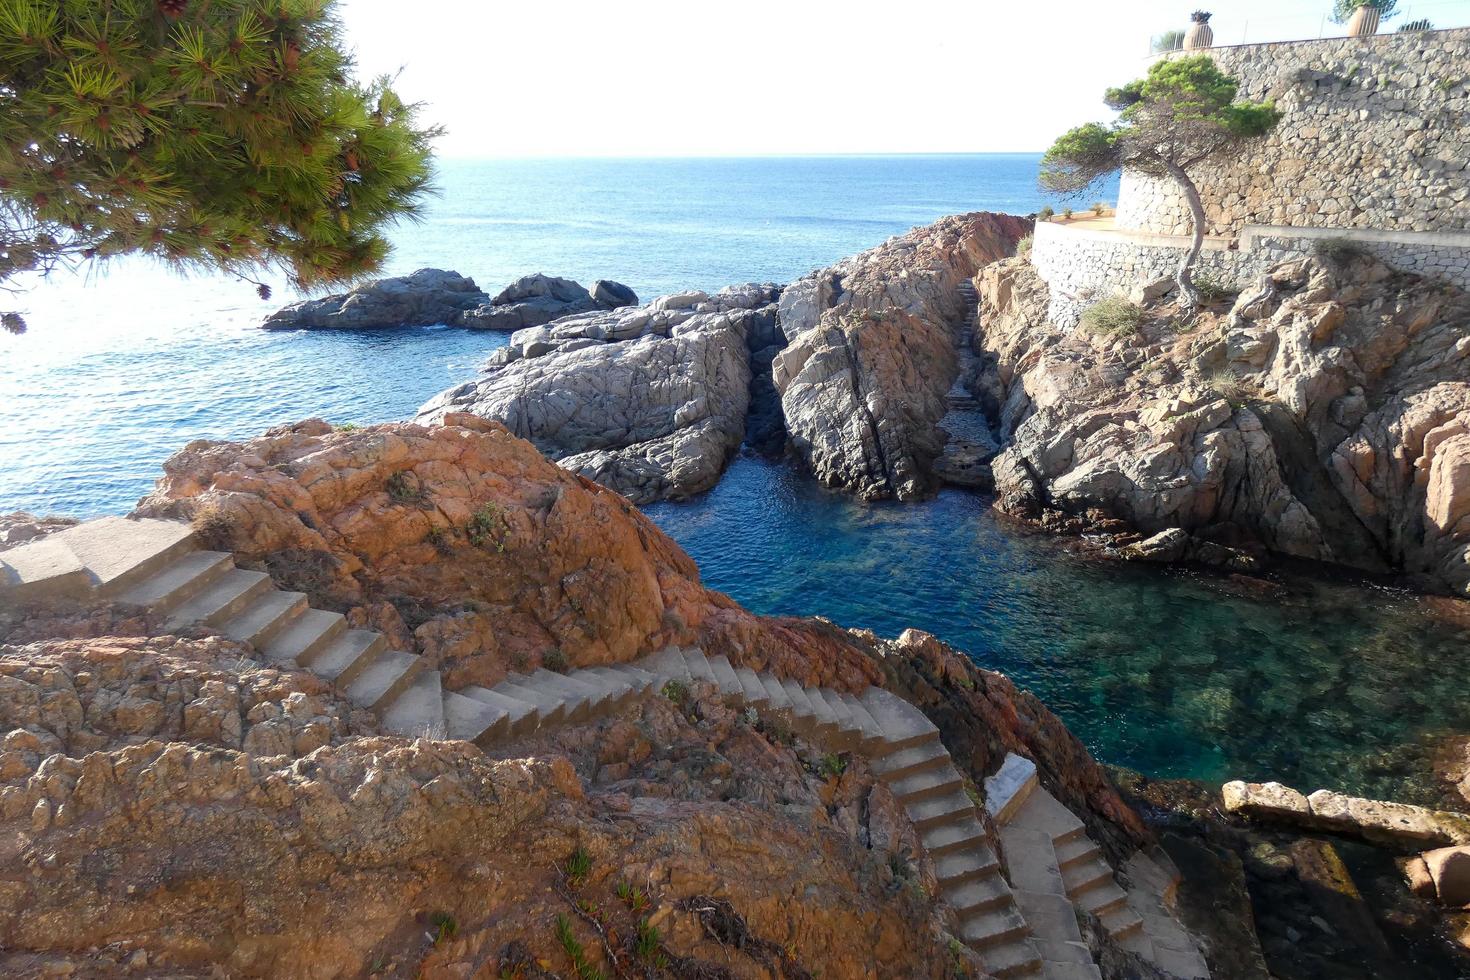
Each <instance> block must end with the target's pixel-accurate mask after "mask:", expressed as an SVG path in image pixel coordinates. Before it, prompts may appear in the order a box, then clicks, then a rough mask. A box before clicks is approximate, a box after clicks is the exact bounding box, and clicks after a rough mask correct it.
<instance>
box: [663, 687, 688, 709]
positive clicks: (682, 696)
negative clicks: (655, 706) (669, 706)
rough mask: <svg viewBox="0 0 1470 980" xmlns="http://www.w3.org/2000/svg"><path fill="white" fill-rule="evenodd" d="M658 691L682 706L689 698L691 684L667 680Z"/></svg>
mask: <svg viewBox="0 0 1470 980" xmlns="http://www.w3.org/2000/svg"><path fill="white" fill-rule="evenodd" d="M658 693H660V694H662V695H663V696H664V697H665V698H667V699H668V700H670V701H672V702H673V703H674V704H676V705H679V706H680V707H683V706H684V702H686V701H688V700H689V685H687V684H685V683H684V682H683V681H665V682H664V686H663V687H661V688H659V689H658Z"/></svg>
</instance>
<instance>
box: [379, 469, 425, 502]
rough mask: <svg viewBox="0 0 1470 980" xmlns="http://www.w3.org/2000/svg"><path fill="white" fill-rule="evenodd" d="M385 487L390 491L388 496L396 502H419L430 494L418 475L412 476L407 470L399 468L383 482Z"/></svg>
mask: <svg viewBox="0 0 1470 980" xmlns="http://www.w3.org/2000/svg"><path fill="white" fill-rule="evenodd" d="M383 489H384V490H386V491H388V498H389V499H390V500H392V501H393V502H394V503H399V504H417V503H420V502H422V501H423V500H424V498H425V497H427V496H428V491H426V490H425V489H424V485H423V484H422V483H420V482H419V481H418V478H417V477H414V476H411V475H410V474H409V473H408V472H407V471H405V470H399V471H398V472H396V473H394V474H392V475H391V476H389V477H388V479H387V480H386V481H384V483H383Z"/></svg>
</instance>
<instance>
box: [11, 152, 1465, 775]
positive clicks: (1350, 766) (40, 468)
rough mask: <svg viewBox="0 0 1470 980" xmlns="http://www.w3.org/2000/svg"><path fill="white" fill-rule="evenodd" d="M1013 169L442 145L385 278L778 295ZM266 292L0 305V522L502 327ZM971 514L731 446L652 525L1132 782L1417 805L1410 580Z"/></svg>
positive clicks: (707, 569)
mask: <svg viewBox="0 0 1470 980" xmlns="http://www.w3.org/2000/svg"><path fill="white" fill-rule="evenodd" d="M1036 163H1037V158H1036V157H1035V156H1034V155H999V156H912V157H805V158H785V159H782V158H751V159H695V160H575V161H566V160H560V161H481V162H462V161H447V162H445V163H444V164H443V173H442V179H441V184H442V187H443V191H444V193H443V196H442V197H441V198H440V199H439V200H438V201H437V202H436V203H435V205H434V207H433V208H432V210H431V212H430V214H429V216H428V218H427V220H426V221H425V222H424V223H423V224H421V225H418V226H411V227H406V228H403V229H400V231H399V232H398V233H397V234H396V235H395V244H396V246H397V251H396V254H395V255H394V257H393V259H392V267H391V269H390V270H389V271H390V272H395V273H396V272H406V271H410V270H412V269H415V268H420V267H423V266H438V267H442V268H452V269H457V270H458V271H460V272H462V273H465V274H468V275H472V276H474V277H475V278H476V280H477V281H478V282H479V283H480V284H481V286H482V287H484V288H486V289H487V290H490V291H494V290H497V289H499V288H500V287H501V286H502V285H504V284H505V283H507V282H509V281H510V280H512V279H514V278H516V277H518V276H520V275H523V274H525V273H528V272H535V271H543V272H547V273H550V274H555V275H563V276H570V277H573V278H576V279H578V280H581V281H583V282H590V281H591V280H593V279H596V278H612V279H617V280H620V281H623V282H626V283H627V284H629V285H631V286H632V287H633V288H634V289H635V290H637V291H638V293H639V294H640V295H641V296H644V297H652V296H655V295H657V294H659V293H662V292H671V291H675V290H679V289H685V288H690V287H699V288H707V289H714V288H718V287H720V286H723V285H726V284H729V283H735V282H745V281H749V280H770V281H777V282H783V281H789V280H790V279H792V278H794V277H796V276H798V275H800V274H802V273H804V272H806V271H809V270H811V269H813V268H816V267H819V266H821V265H824V264H827V263H829V262H832V261H833V260H835V259H837V258H840V257H841V256H844V255H848V254H851V253H853V252H856V251H860V250H862V249H864V248H867V247H869V246H871V245H874V244H877V243H878V242H880V241H881V240H883V239H884V238H886V237H887V236H889V235H892V234H896V233H900V232H903V231H906V230H907V229H909V228H910V227H912V226H914V225H918V224H923V223H927V222H929V221H932V220H934V219H935V218H938V217H940V216H941V215H944V214H950V213H955V212H958V211H967V210H977V209H990V210H999V211H1011V212H1018V213H1025V212H1029V211H1033V210H1035V209H1037V208H1038V207H1040V206H1041V205H1042V204H1043V203H1045V202H1044V201H1043V200H1042V198H1041V197H1040V196H1039V195H1038V193H1037V192H1036V190H1035V174H1036ZM1109 196H1110V193H1109ZM289 298H290V297H289V296H287V295H286V294H285V293H284V291H283V290H279V289H278V292H277V296H276V299H275V300H274V301H272V302H265V301H261V300H259V299H258V298H257V297H256V296H255V295H254V292H253V289H252V287H250V286H249V285H248V284H244V283H240V282H237V281H234V280H231V279H227V278H221V277H197V278H192V279H187V280H184V279H179V278H177V277H175V276H173V275H171V274H169V273H166V272H163V271H161V270H159V269H156V268H153V267H151V266H149V265H146V264H144V263H127V262H124V263H118V264H116V265H114V266H113V267H112V268H111V269H110V270H108V271H107V273H106V274H105V275H101V276H98V275H95V274H94V275H91V276H88V277H85V278H82V277H77V278H66V277H56V278H53V280H52V281H50V282H48V283H45V284H42V285H40V286H38V287H37V288H36V289H34V290H33V291H32V292H31V293H30V294H28V295H27V296H25V297H24V298H23V302H24V306H25V308H26V310H27V312H28V314H29V318H30V320H31V324H32V330H31V332H30V333H29V334H27V335H26V336H24V337H20V338H9V337H4V336H0V404H3V405H5V406H6V407H5V424H4V425H3V427H0V511H8V510H15V509H25V510H31V511H37V512H58V513H69V514H74V515H77V516H83V517H85V516H92V515H95V514H100V513H115V512H122V511H125V510H127V509H128V508H130V507H131V506H132V504H133V502H134V501H135V500H136V499H137V498H138V497H139V496H140V495H142V494H143V493H145V492H146V491H147V490H148V488H149V487H150V486H151V484H152V482H153V480H154V479H155V478H156V477H157V475H158V473H159V466H160V464H161V463H162V461H163V460H164V459H165V458H167V456H168V455H169V454H170V453H172V452H173V451H175V450H176V449H178V448H179V447H181V446H182V445H184V444H185V443H186V442H188V441H190V440H193V439H198V438H247V437H249V436H252V435H255V434H258V433H259V432H261V431H262V430H264V429H266V428H268V427H270V426H273V425H278V424H282V423H285V422H291V421H295V420H298V419H301V418H305V417H310V416H321V417H325V418H327V419H329V420H331V421H334V422H339V423H340V422H357V423H370V422H377V421H383V420H389V419H396V418H403V417H405V416H408V415H411V414H412V413H413V412H414V410H415V409H416V408H417V407H418V406H419V405H420V404H421V403H422V402H423V401H425V400H426V399H427V398H429V397H430V396H431V395H433V394H434V393H436V392H437V391H439V390H441V389H442V388H445V387H447V386H449V385H452V384H455V383H457V382H458V381H460V380H463V379H465V378H467V377H470V376H471V375H472V374H473V373H474V372H475V370H476V367H477V366H478V364H479V363H480V362H481V361H482V360H483V359H484V358H485V356H486V355H487V354H488V353H489V352H490V351H491V350H493V349H494V348H495V347H497V346H499V345H500V344H502V343H504V338H503V337H501V336H499V335H494V334H476V333H469V332H465V331H459V330H450V329H445V328H428V329H422V330H400V331H385V332H376V333H265V332H262V331H260V330H258V329H256V326H257V324H258V323H259V322H260V320H261V319H262V318H263V317H264V316H265V315H266V314H267V313H268V312H270V311H271V310H272V309H274V308H275V307H276V306H278V305H279V304H280V303H281V302H284V301H286V300H287V299H289ZM988 505H989V501H988V499H987V498H985V497H983V496H977V495H973V494H969V493H964V492H957V491H949V492H946V493H944V494H942V495H940V497H939V498H938V499H937V500H934V501H931V502H927V503H922V504H917V505H896V504H883V505H877V506H871V505H863V504H858V503H854V502H852V501H849V500H846V499H843V498H841V497H837V496H834V495H832V494H829V493H827V492H825V491H822V490H821V489H820V488H817V487H815V486H813V485H812V484H811V483H810V481H808V480H806V479H804V478H803V477H801V476H799V475H798V474H797V473H795V472H794V471H793V470H792V469H791V468H790V467H788V466H786V465H784V464H781V463H773V462H769V461H765V460H760V459H755V458H741V459H738V460H737V461H736V462H735V464H734V465H733V466H732V468H731V470H730V472H729V473H728V474H727V475H726V477H725V479H724V480H723V481H722V482H721V484H720V485H719V486H718V487H716V488H715V489H714V490H713V491H712V492H710V493H708V494H706V495H704V496H702V497H700V498H698V499H697V500H694V501H691V502H685V503H679V504H660V505H657V506H654V507H652V508H649V512H650V513H651V514H652V516H653V517H654V519H655V520H657V521H658V522H659V524H660V525H661V526H663V527H664V528H665V529H666V530H667V531H668V532H669V533H670V534H672V535H673V536H674V537H675V538H676V539H677V540H678V541H679V542H680V543H681V544H683V545H684V546H685V547H686V548H687V549H688V550H689V551H690V553H691V554H692V555H693V556H694V557H695V558H696V559H697V560H698V561H699V562H700V564H701V566H702V568H703V570H704V575H705V579H706V581H707V582H708V583H709V584H710V585H711V586H713V587H715V588H718V589H721V590H722V591H725V592H728V593H730V594H731V595H732V596H734V597H735V598H736V599H738V600H739V601H740V602H742V603H744V604H745V605H746V606H748V607H749V608H751V609H753V610H755V611H757V612H763V613H791V614H821V615H824V616H827V617H828V618H830V619H833V620H835V621H837V622H839V623H843V624H845V625H851V626H862V627H869V628H872V629H874V630H877V631H878V632H880V633H882V634H885V635H894V634H896V633H898V632H899V631H901V630H902V629H904V628H906V627H910V626H913V627H918V628H922V629H926V630H928V631H930V632H933V633H935V634H937V635H939V636H941V637H943V638H944V639H946V640H948V641H950V642H952V643H954V644H956V645H957V646H959V647H961V648H962V649H965V650H967V651H968V652H970V653H971V655H972V656H974V658H975V659H976V660H977V661H978V662H980V663H981V664H984V665H986V666H992V667H996V668H999V669H1002V670H1005V671H1006V672H1008V673H1010V674H1011V675H1012V676H1013V677H1015V678H1016V680H1017V681H1018V682H1020V683H1022V684H1023V685H1025V686H1028V687H1029V688H1031V689H1032V690H1034V691H1035V692H1036V693H1037V694H1038V695H1040V696H1041V697H1042V698H1043V699H1045V700H1046V701H1047V702H1048V704H1049V705H1051V706H1052V707H1053V708H1054V709H1055V710H1057V711H1058V712H1059V713H1060V714H1061V715H1062V717H1063V718H1064V719H1065V720H1066V721H1067V722H1068V724H1069V725H1071V726H1072V727H1073V729H1074V731H1076V732H1077V733H1078V734H1079V736H1080V737H1082V738H1083V739H1084V741H1086V742H1087V744H1088V745H1089V747H1091V748H1092V749H1093V750H1094V751H1096V752H1097V753H1098V754H1099V755H1100V756H1101V757H1102V758H1103V759H1105V760H1107V761H1110V762H1115V763H1119V764H1123V765H1127V766H1131V767H1134V768H1138V769H1141V770H1143V771H1145V772H1148V773H1151V774H1154V775H1159V776H1194V777H1199V778H1207V779H1223V778H1231V777H1236V776H1240V777H1246V778H1252V777H1259V778H1278V779H1282V780H1285V781H1287V782H1293V783H1297V784H1300V785H1302V786H1303V787H1304V788H1308V789H1310V788H1316V787H1317V786H1319V785H1326V786H1335V787H1340V788H1343V789H1348V790H1353V791H1360V792H1377V793H1384V794H1400V795H1407V796H1411V797H1419V798H1426V797H1428V796H1429V795H1430V783H1429V780H1428V778H1427V776H1426V772H1427V759H1428V757H1429V754H1430V753H1431V751H1432V750H1433V747H1434V744H1435V740H1436V739H1437V738H1438V737H1439V736H1441V735H1442V734H1443V733H1445V732H1448V731H1454V730H1460V731H1464V730H1470V697H1467V696H1466V694H1467V690H1466V688H1467V686H1470V685H1467V682H1466V680H1465V672H1464V671H1463V669H1461V663H1462V660H1463V657H1464V654H1465V651H1466V649H1467V646H1466V643H1467V639H1470V637H1467V635H1466V634H1465V633H1463V632H1461V631H1459V630H1456V629H1453V628H1451V627H1449V626H1446V625H1443V624H1442V623H1440V622H1438V621H1436V620H1434V619H1432V618H1430V617H1429V616H1427V615H1426V614H1425V613H1424V611H1423V609H1422V608H1421V606H1420V604H1419V603H1418V602H1417V601H1416V600H1414V599H1413V598H1412V597H1410V596H1407V595H1404V594H1401V593H1396V592H1393V591H1390V590H1385V589H1380V588H1373V587H1369V586H1364V585H1358V584H1350V583H1341V582H1332V581H1327V580H1314V579H1307V578H1302V579H1293V580H1292V583H1291V585H1290V587H1289V588H1288V589H1287V590H1285V592H1284V593H1282V594H1277V595H1271V596H1267V597H1254V596H1253V595H1252V594H1249V593H1241V592H1238V591H1235V590H1233V589H1232V588H1231V587H1230V583H1229V582H1228V581H1226V580H1222V579H1217V578H1211V577H1197V576H1192V575H1187V574H1177V573H1169V572H1160V571H1158V570H1154V569H1145V570H1140V569H1135V568H1127V567H1117V566H1107V567H1098V566H1096V565H1094V564H1091V563H1088V562H1084V561H1081V560H1078V559H1076V558H1073V557H1071V556H1069V555H1068V554H1067V553H1066V552H1065V550H1064V549H1062V548H1060V547H1058V546H1057V544H1056V542H1054V541H1052V540H1050V539H1046V538H1041V537H1033V536H1029V535H1025V534H1023V533H1021V532H1018V531H1017V530H1015V529H1013V528H1010V527H1006V526H1002V525H1001V524H999V523H998V522H997V520H996V518H995V517H994V515H993V514H992V513H991V511H990V510H989V509H988Z"/></svg>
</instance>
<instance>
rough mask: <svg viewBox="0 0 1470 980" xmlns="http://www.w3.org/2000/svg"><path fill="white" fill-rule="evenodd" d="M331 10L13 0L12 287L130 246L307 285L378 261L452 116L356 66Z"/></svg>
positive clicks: (275, 1) (0, 44)
mask: <svg viewBox="0 0 1470 980" xmlns="http://www.w3.org/2000/svg"><path fill="white" fill-rule="evenodd" d="M333 6H334V0H0V288H5V289H7V290H9V291H11V292H15V291H16V289H15V277H17V276H19V275H21V274H23V273H29V272H42V273H44V272H47V271H49V270H51V269H54V268H57V267H58V266H63V265H71V264H76V263H80V262H84V261H88V260H104V259H107V258H111V257H113V256H118V255H125V254H144V255H149V256H153V257H154V258H157V259H160V260H162V261H164V262H166V263H169V264H171V265H174V266H177V267H183V268H189V267H194V268H201V269H223V270H225V271H228V272H232V273H235V274H237V275H240V276H241V277H242V278H247V279H248V278H250V277H251V275H252V274H258V273H259V271H260V270H262V269H267V268H274V269H277V270H279V271H281V272H284V273H285V274H286V276H287V277H288V278H289V279H290V281H291V282H292V284H293V285H295V286H297V287H298V288H302V289H311V288H314V287H322V286H327V285H331V284H337V283H344V282H350V281H353V280H356V279H360V278H362V277H363V276H364V275H366V274H368V273H371V272H372V271H374V270H376V269H378V268H379V267H380V266H381V264H382V262H383V260H384V258H385V257H386V255H387V252H388V244H387V242H386V241H385V239H384V238H383V230H384V228H385V226H386V225H387V224H388V223H389V222H391V221H392V220H394V219H395V218H399V217H408V218H414V217H417V216H418V215H419V213H420V209H421V207H422V204H423V201H424V198H425V196H426V195H427V194H428V193H429V191H430V187H429V181H430V177H431V173H432V172H431V167H430V149H429V144H430V142H431V140H432V139H433V138H434V137H435V136H436V135H438V130H436V129H433V128H421V127H419V126H417V125H416V124H415V116H416V110H417V107H416V106H413V105H408V104H405V103H404V102H403V101H402V100H400V99H399V97H398V96H397V95H396V94H395V93H394V91H393V89H392V86H391V84H390V80H389V79H386V78H380V79H377V80H376V81H373V82H372V83H370V84H360V83H359V82H357V81H356V80H354V78H353V75H352V69H353V66H352V63H351V59H350V58H349V57H348V55H347V54H346V53H344V51H343V46H342V38H341V32H340V26H339V23H338V21H337V18H336V16H335V13H334V10H333ZM263 288H264V287H262V289H263ZM0 317H3V320H0V325H3V326H4V327H5V328H6V329H9V330H11V331H12V332H20V331H22V330H24V329H25V321H24V320H23V319H22V318H21V317H20V316H19V314H17V313H14V312H8V313H3V314H0Z"/></svg>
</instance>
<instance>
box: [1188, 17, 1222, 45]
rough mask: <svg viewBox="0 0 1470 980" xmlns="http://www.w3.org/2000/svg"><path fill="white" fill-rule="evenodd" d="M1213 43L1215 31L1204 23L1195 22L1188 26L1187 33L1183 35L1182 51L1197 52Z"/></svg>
mask: <svg viewBox="0 0 1470 980" xmlns="http://www.w3.org/2000/svg"><path fill="white" fill-rule="evenodd" d="M1214 43H1215V29H1214V28H1212V27H1211V26H1210V25H1209V24H1207V23H1205V22H1204V21H1196V22H1194V23H1193V24H1190V25H1189V30H1188V32H1186V33H1185V35H1184V50H1185V51H1198V50H1199V49H1200V48H1208V47H1210V46H1212V45H1213V44H1214Z"/></svg>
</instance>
